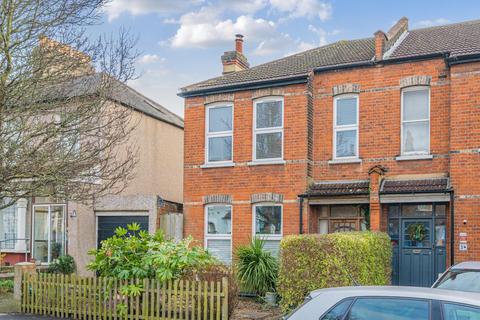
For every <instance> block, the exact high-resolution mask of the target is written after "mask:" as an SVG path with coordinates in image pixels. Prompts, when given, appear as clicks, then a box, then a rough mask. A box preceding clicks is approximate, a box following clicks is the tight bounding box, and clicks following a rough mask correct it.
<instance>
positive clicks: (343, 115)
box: [337, 98, 357, 126]
mask: <svg viewBox="0 0 480 320" xmlns="http://www.w3.org/2000/svg"><path fill="white" fill-rule="evenodd" d="M349 124H357V98H347V99H338V100H337V126H344V125H349Z"/></svg>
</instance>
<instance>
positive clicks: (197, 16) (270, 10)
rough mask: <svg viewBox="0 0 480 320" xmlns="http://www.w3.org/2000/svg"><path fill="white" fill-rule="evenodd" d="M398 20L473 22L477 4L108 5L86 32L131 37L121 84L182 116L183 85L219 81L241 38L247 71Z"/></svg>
mask: <svg viewBox="0 0 480 320" xmlns="http://www.w3.org/2000/svg"><path fill="white" fill-rule="evenodd" d="M403 16H406V17H407V18H408V19H409V28H410V29H417V28H425V27H431V26H435V25H441V24H448V23H455V22H461V21H467V20H474V19H480V1H478V0H470V1H462V0H456V1H451V0H449V1H444V0H436V1H427V0H422V1H420V0H416V1H414V0H402V1H385V0H361V1H357V0H111V2H110V3H109V4H108V6H107V7H105V8H104V11H103V14H102V20H101V22H100V23H99V24H98V25H96V26H94V27H92V29H91V32H92V33H93V34H94V35H96V34H109V33H115V32H118V30H119V29H120V28H121V27H125V28H126V29H127V30H129V31H130V32H131V34H133V35H134V36H136V37H138V43H137V49H138V51H139V52H140V56H139V58H138V60H137V61H136V68H137V73H138V78H136V79H134V80H131V81H130V82H129V83H128V84H129V85H130V86H132V87H133V88H134V89H136V90H138V91H139V92H141V93H142V94H144V95H146V96H147V97H149V98H151V99H153V100H155V101H156V102H158V103H159V104H161V105H163V106H164V107H166V108H168V109H169V110H171V111H173V112H175V113H177V114H179V115H180V116H183V99H182V98H180V97H178V96H177V93H178V92H179V89H180V88H181V87H183V86H186V85H189V84H192V83H195V82H198V81H202V80H206V79H209V78H213V77H216V76H219V75H221V73H222V64H221V61H220V57H221V55H222V54H223V52H225V51H231V50H234V37H235V34H237V33H241V34H243V35H244V36H245V39H244V40H245V43H244V53H245V55H246V57H247V59H248V61H249V62H250V66H255V65H258V64H261V63H265V62H268V61H271V60H274V59H278V58H282V57H284V56H288V55H290V54H293V53H297V52H301V51H304V50H307V49H311V48H315V47H318V46H322V45H326V44H329V43H332V42H335V41H339V40H347V39H359V38H367V37H372V36H373V33H375V32H376V31H377V30H383V31H387V30H388V29H389V28H390V27H391V26H392V25H393V24H394V23H395V22H396V21H397V20H398V19H400V18H401V17H403Z"/></svg>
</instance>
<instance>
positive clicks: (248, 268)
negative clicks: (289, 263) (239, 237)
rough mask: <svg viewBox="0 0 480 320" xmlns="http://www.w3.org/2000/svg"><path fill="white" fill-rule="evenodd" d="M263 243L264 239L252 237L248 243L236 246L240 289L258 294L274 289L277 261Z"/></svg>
mask: <svg viewBox="0 0 480 320" xmlns="http://www.w3.org/2000/svg"><path fill="white" fill-rule="evenodd" d="M264 244H265V241H264V240H262V239H259V238H254V239H252V241H251V242H250V244H249V245H245V246H240V247H238V248H237V251H236V267H237V277H238V280H239V282H240V285H241V288H242V291H247V292H252V293H256V294H258V295H264V294H265V293H266V292H270V291H275V283H276V281H277V275H278V261H277V258H276V257H274V256H273V255H272V254H271V253H270V252H268V251H266V250H264V249H263V247H264Z"/></svg>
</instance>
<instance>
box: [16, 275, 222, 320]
mask: <svg viewBox="0 0 480 320" xmlns="http://www.w3.org/2000/svg"><path fill="white" fill-rule="evenodd" d="M129 285H135V286H137V287H138V286H140V287H141V291H140V293H139V294H138V295H136V296H126V295H123V294H122V288H125V286H129ZM21 307H22V312H24V313H31V314H39V315H50V316H55V317H62V318H65V317H71V318H73V319H85V320H86V319H105V320H110V319H115V320H116V319H132V320H133V319H136V320H140V319H145V320H147V319H178V320H181V319H192V320H194V319H197V320H208V319H209V320H220V319H222V320H224V319H228V280H227V278H223V279H222V281H218V282H213V281H210V282H207V281H188V280H176V281H167V282H160V281H158V280H149V279H144V280H132V281H122V280H117V279H113V278H96V277H88V278H87V277H77V276H75V275H71V276H65V275H57V274H48V273H31V274H29V273H26V274H24V276H23V279H22V302H21Z"/></svg>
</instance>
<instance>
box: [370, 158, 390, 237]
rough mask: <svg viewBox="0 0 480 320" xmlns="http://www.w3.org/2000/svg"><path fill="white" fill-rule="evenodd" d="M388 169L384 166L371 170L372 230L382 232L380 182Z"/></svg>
mask: <svg viewBox="0 0 480 320" xmlns="http://www.w3.org/2000/svg"><path fill="white" fill-rule="evenodd" d="M385 172H386V169H385V168H384V167H382V166H374V167H372V168H370V170H369V171H368V174H369V176H370V230H372V231H380V225H381V215H382V212H381V206H380V196H379V192H380V182H381V179H382V176H383V174H384V173H385Z"/></svg>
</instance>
